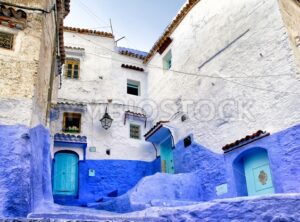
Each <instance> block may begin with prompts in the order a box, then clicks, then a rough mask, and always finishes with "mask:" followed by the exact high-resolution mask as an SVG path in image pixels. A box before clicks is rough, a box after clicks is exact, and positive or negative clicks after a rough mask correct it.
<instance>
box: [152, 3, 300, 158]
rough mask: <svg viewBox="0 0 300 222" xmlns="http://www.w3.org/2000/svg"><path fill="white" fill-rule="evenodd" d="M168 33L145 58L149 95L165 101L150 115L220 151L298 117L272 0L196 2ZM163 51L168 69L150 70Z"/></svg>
mask: <svg viewBox="0 0 300 222" xmlns="http://www.w3.org/2000/svg"><path fill="white" fill-rule="evenodd" d="M296 24H297V23H295V25H296ZM170 37H171V38H172V39H173V42H172V44H171V45H170V46H169V47H168V48H167V49H166V50H165V52H164V53H163V54H162V55H160V54H159V53H156V54H155V55H154V57H153V58H152V59H151V60H150V61H149V63H148V95H149V98H151V99H152V100H154V101H156V103H157V104H159V105H161V104H163V103H164V102H165V101H166V100H169V101H171V102H170V105H169V106H168V109H166V108H164V107H161V106H160V107H161V108H160V110H159V111H160V112H159V114H160V115H159V116H158V117H156V118H154V121H157V120H161V119H163V120H164V119H170V118H171V117H174V118H171V119H172V123H174V125H176V126H177V128H178V129H180V130H185V131H187V132H193V133H194V137H195V140H196V141H197V142H198V143H200V144H202V145H204V146H205V147H208V148H209V149H211V150H214V151H216V152H218V153H221V152H222V150H221V148H222V147H223V146H224V145H225V144H227V143H230V142H232V141H235V140H237V139H239V138H242V137H243V136H244V135H246V134H247V133H249V132H256V131H257V130H259V129H262V130H267V131H269V132H276V131H280V130H282V129H285V128H287V127H289V126H291V125H295V124H297V123H298V122H299V121H300V114H299V112H298V110H299V105H300V101H299V93H300V92H299V88H300V85H299V84H300V83H299V74H298V70H297V66H296V62H295V56H294V54H293V50H292V46H291V43H290V39H289V36H288V34H287V29H286V27H285V23H284V22H283V20H282V15H281V13H280V9H279V4H278V1H277V0H268V1H259V0H243V1H241V0H226V1H221V2H220V1H218V0H202V1H200V2H199V3H197V4H196V5H195V6H194V8H193V9H192V10H191V11H190V12H189V13H188V15H187V16H186V17H185V18H184V20H183V21H182V22H181V23H180V25H179V26H178V27H177V29H176V30H175V31H174V32H173V33H172V34H171V36H170ZM169 50H171V51H172V68H171V70H160V69H159V68H156V67H162V61H163V58H164V56H165V54H166V53H168V51H169ZM153 66H154V67H155V68H152V67H153ZM272 75H274V76H272ZM169 107H172V109H170V108H169ZM177 112H181V113H185V114H186V116H187V117H188V118H187V120H186V121H184V122H182V121H181V119H180V117H181V116H182V115H175V114H176V113H177ZM174 115H175V116H174ZM176 117H178V118H177V119H176Z"/></svg>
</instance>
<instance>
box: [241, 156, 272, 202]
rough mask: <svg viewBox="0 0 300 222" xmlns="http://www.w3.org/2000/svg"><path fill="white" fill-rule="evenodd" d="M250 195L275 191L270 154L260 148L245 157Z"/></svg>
mask: <svg viewBox="0 0 300 222" xmlns="http://www.w3.org/2000/svg"><path fill="white" fill-rule="evenodd" d="M244 170H245V177H246V184H247V191H248V196H254V195H262V194H271V193H274V187H273V180H272V174H271V170H270V164H269V158H268V154H267V152H266V151H265V150H260V151H259V152H255V153H253V154H250V155H247V156H245V157H244Z"/></svg>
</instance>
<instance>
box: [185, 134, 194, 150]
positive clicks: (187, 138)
mask: <svg viewBox="0 0 300 222" xmlns="http://www.w3.org/2000/svg"><path fill="white" fill-rule="evenodd" d="M183 144H184V147H185V148H186V147H188V146H190V145H191V144H192V137H191V136H188V137H186V138H184V140H183Z"/></svg>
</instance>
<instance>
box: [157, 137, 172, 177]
mask: <svg viewBox="0 0 300 222" xmlns="http://www.w3.org/2000/svg"><path fill="white" fill-rule="evenodd" d="M160 158H161V170H162V172H164V173H174V162H173V150H172V141H171V138H169V139H167V140H166V141H165V142H163V143H162V144H160Z"/></svg>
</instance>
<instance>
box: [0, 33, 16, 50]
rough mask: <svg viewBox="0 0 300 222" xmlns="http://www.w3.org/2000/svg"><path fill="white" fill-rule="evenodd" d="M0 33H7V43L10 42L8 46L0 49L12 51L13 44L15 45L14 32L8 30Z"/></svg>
mask: <svg viewBox="0 0 300 222" xmlns="http://www.w3.org/2000/svg"><path fill="white" fill-rule="evenodd" d="M0 35H3V36H5V35H7V37H9V40H8V41H9V43H10V47H9V48H8V47H2V46H1V47H0V49H4V50H9V51H13V50H14V45H15V34H14V33H10V32H6V31H0ZM3 38H4V37H3Z"/></svg>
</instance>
